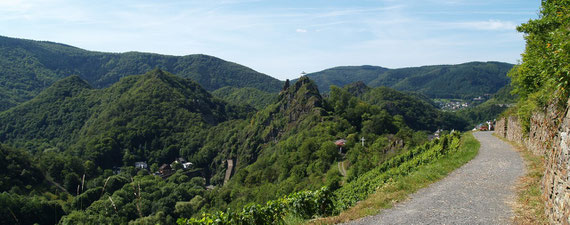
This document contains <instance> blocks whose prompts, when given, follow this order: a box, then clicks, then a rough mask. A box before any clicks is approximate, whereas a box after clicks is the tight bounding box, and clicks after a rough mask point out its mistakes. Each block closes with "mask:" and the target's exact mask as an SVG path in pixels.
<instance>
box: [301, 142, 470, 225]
mask: <svg viewBox="0 0 570 225" xmlns="http://www.w3.org/2000/svg"><path fill="white" fill-rule="evenodd" d="M479 146H480V144H479V142H478V141H477V140H476V139H475V137H473V134H472V133H465V134H464V135H463V137H462V138H461V146H460V148H459V150H458V151H457V152H455V153H451V154H449V155H447V156H445V157H443V158H441V159H439V160H437V161H436V162H434V163H432V164H428V165H424V166H420V167H419V168H418V170H417V171H415V172H413V173H411V174H410V175H408V176H404V177H398V178H395V179H394V180H391V181H389V182H387V183H386V184H385V185H384V186H382V187H379V188H378V190H377V191H376V193H374V194H372V195H370V196H369V197H368V199H366V200H364V201H361V202H359V203H358V204H356V205H355V206H354V207H352V208H350V209H348V210H346V211H344V212H342V213H341V214H340V215H338V216H333V217H326V218H318V219H315V220H312V221H308V222H307V223H308V224H335V223H341V222H346V221H350V220H354V219H358V218H361V217H365V216H369V215H375V214H378V213H379V212H380V211H381V210H383V209H387V208H391V207H392V206H393V205H394V204H395V203H397V202H400V201H402V200H405V199H406V198H408V195H410V194H411V193H414V192H416V191H418V190H419V189H421V188H424V187H427V186H428V185H430V184H432V183H434V182H436V181H438V180H441V179H442V178H444V177H445V176H447V175H448V174H449V173H450V172H452V171H453V170H455V169H457V168H459V167H461V166H462V165H464V164H465V163H467V162H469V161H470V160H471V159H473V158H474V157H475V156H476V155H477V153H478V152H479Z"/></svg>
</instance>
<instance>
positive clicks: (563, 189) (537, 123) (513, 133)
mask: <svg viewBox="0 0 570 225" xmlns="http://www.w3.org/2000/svg"><path fill="white" fill-rule="evenodd" d="M568 105H570V99H569V101H568ZM569 108H570V107H568V108H566V110H565V111H564V112H561V111H559V110H556V109H555V107H553V106H551V107H548V108H547V109H546V110H545V111H544V112H536V113H534V114H533V116H532V118H531V120H530V130H529V134H528V137H524V136H523V132H522V126H521V123H520V122H519V121H518V119H517V118H516V117H509V118H508V119H505V118H502V119H500V120H499V121H497V130H496V132H497V133H498V134H499V135H501V136H503V137H505V138H507V139H508V140H511V141H515V142H518V143H519V144H523V145H525V146H526V147H527V148H528V149H529V150H530V151H532V152H533V153H534V154H536V155H544V157H545V173H544V176H543V180H542V191H543V194H542V196H543V198H544V199H545V200H546V214H547V215H548V217H549V219H550V223H552V224H570V111H569ZM505 124H506V126H505Z"/></svg>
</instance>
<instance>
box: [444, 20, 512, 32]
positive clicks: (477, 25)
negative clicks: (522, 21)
mask: <svg viewBox="0 0 570 225" xmlns="http://www.w3.org/2000/svg"><path fill="white" fill-rule="evenodd" d="M451 25H452V26H455V27H456V28H465V29H475V30H515V29H516V27H517V25H515V23H513V22H510V21H500V20H488V21H473V22H459V23H451Z"/></svg>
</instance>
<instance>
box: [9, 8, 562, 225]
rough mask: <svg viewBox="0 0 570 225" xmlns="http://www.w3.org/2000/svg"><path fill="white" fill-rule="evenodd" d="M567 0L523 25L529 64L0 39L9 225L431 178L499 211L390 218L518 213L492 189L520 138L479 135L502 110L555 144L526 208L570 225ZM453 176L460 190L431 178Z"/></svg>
mask: <svg viewBox="0 0 570 225" xmlns="http://www.w3.org/2000/svg"><path fill="white" fill-rule="evenodd" d="M562 2H563V3H559V2H556V1H543V2H542V5H543V6H542V8H541V17H540V18H539V19H536V20H530V21H529V22H528V23H525V24H522V25H521V26H519V27H518V28H517V29H518V30H519V31H520V32H523V33H524V34H525V39H526V41H527V47H526V50H525V53H524V54H523V55H522V57H523V58H522V61H521V62H520V63H519V64H517V65H513V64H510V63H503V62H496V61H489V62H479V61H473V62H465V63H460V64H455V65H426V66H420V67H406V68H395V69H389V68H384V67H380V66H370V65H364V66H339V67H333V68H329V69H324V70H322V71H319V72H314V73H308V74H304V75H303V76H300V77H296V78H294V79H291V80H289V79H286V80H284V81H282V80H279V79H276V78H274V77H272V76H270V75H267V74H263V73H260V72H257V71H255V70H253V69H251V68H248V67H246V66H243V65H240V64H237V63H233V62H229V61H226V60H223V59H220V58H217V57H214V56H208V55H203V54H193V55H186V56H170V55H162V54H155V53H142V52H124V53H105V52H97V51H88V50H84V49H80V48H77V47H73V46H70V45H67V44H60V43H55V42H49V41H33V40H27V39H17V38H10V37H4V36H0V155H1V156H0V205H1V206H2V207H0V224H36V223H39V224H181V225H182V224H307V223H315V224H319V223H321V222H322V223H338V222H346V221H348V220H352V219H357V218H358V217H362V216H366V215H373V214H377V213H379V211H380V210H381V209H385V208H390V207H392V206H393V205H394V203H396V202H400V201H405V199H407V198H408V196H409V195H410V194H412V193H414V192H416V191H418V190H420V189H421V188H424V187H427V186H428V185H429V184H432V183H435V184H434V185H433V186H431V187H429V188H427V189H423V191H420V192H419V193H417V195H414V196H418V197H417V199H420V200H421V199H424V198H423V197H425V196H426V194H422V193H426V192H427V193H435V194H428V196H435V195H437V196H444V197H445V196H452V198H453V200H454V202H451V203H450V204H451V205H449V204H440V203H438V202H445V201H447V200H441V201H440V200H437V199H436V200H434V199H428V200H424V201H421V202H420V203H416V202H415V201H413V200H414V199H412V201H409V202H407V203H403V205H404V206H405V205H406V204H412V205H429V206H432V205H433V204H437V206H441V207H443V208H442V209H439V210H440V211H441V212H446V211H449V210H448V209H449V208H450V207H452V208H453V207H463V206H465V207H468V206H469V207H470V206H473V207H476V208H478V210H479V209H481V210H480V211H481V212H483V214H485V216H488V217H482V216H481V217H479V215H477V214H474V213H472V212H470V210H463V209H461V210H460V211H461V212H467V214H465V216H463V214H461V215H462V216H459V217H460V218H459V217H456V216H458V215H459V213H452V215H446V216H440V215H428V214H429V213H430V212H431V211H429V210H427V209H425V208H422V207H423V206H418V208H421V209H419V211H421V212H422V213H415V215H423V216H422V217H411V216H408V215H406V212H407V211H405V210H404V211H395V210H397V209H394V210H388V211H384V214H380V216H386V218H388V217H390V218H389V219H391V220H392V221H395V222H394V223H399V222H400V221H402V220H401V219H412V220H408V221H407V222H402V223H421V222H425V221H432V222H433V223H463V222H465V223H472V222H474V221H478V220H477V219H480V218H485V220H479V222H480V223H503V222H505V221H507V220H509V219H510V216H505V215H503V214H505V213H496V212H494V211H493V210H490V209H493V207H489V204H488V203H490V202H493V204H494V205H496V206H497V208H501V210H503V211H505V212H507V211H509V210H507V209H506V208H505V209H503V207H506V205H505V204H503V203H504V202H505V200H504V198H503V197H504V196H503V195H502V194H501V193H497V192H491V191H485V190H484V189H481V188H479V187H485V188H489V189H494V187H497V186H499V185H500V186H501V189H500V190H502V191H505V192H509V193H510V192H512V190H511V186H512V185H513V183H514V182H515V180H516V179H518V178H517V177H519V176H520V175H521V174H523V173H524V171H525V169H524V164H523V163H522V161H521V160H519V158H518V154H517V153H516V152H514V151H510V150H508V148H510V147H509V146H508V145H507V144H505V143H503V142H501V141H499V140H498V139H496V138H495V137H492V136H490V135H491V134H490V133H487V132H485V133H483V132H478V133H473V132H470V130H472V129H473V127H474V126H475V125H477V124H479V123H482V122H484V121H493V120H495V119H497V121H498V123H497V124H496V125H497V134H498V135H499V136H501V137H507V138H508V139H512V140H513V141H518V142H521V143H524V144H528V145H532V146H530V147H531V148H536V149H539V150H535V152H538V153H537V154H539V155H541V156H543V157H545V162H546V163H547V164H545V165H548V167H547V169H546V170H545V171H539V172H533V174H531V175H533V176H534V175H536V176H542V174H544V175H545V178H544V179H545V180H546V181H547V182H546V181H545V182H542V183H540V182H537V184H533V185H535V186H530V185H529V187H524V188H527V189H532V190H539V191H538V192H540V190H546V192H544V193H542V195H543V198H542V200H538V203H532V205H531V206H530V207H538V206H540V207H543V208H540V207H538V208H536V209H535V208H533V210H530V211H532V212H536V211H541V212H542V211H544V212H545V214H546V216H544V217H548V218H549V221H550V222H551V223H554V224H564V223H567V221H565V220H564V219H565V218H564V215H567V214H568V213H567V211H568V207H567V204H566V203H567V202H568V198H567V196H568V190H567V186H568V185H567V184H568V181H567V178H568V177H567V176H566V175H567V171H566V170H565V169H564V168H566V167H565V166H567V164H568V163H567V160H566V159H568V157H567V156H568V154H567V153H568V151H567V150H568V148H567V147H568V146H567V144H568V143H567V142H566V141H565V140H566V139H567V136H568V129H567V127H568V126H567V125H568V117H569V116H568V115H570V114H568V107H569V106H568V98H569V91H568V90H569V89H568V82H569V76H568V65H569V63H568V59H569V58H570V57H568V32H567V27H568V21H570V20H568V15H570V13H567V11H568V7H567V6H568V4H567V1H562ZM561 4H562V5H561ZM563 12H564V13H563ZM311 31H312V30H310V29H309V30H307V29H301V28H298V29H296V32H295V33H297V35H300V34H305V33H309V34H310V33H311ZM254 53H255V51H252V54H254ZM274 60H276V61H278V59H274ZM271 62H272V63H275V61H271ZM279 63H280V62H279ZM541 113H542V114H541ZM567 114H568V115H567ZM476 138H477V139H478V140H479V141H480V142H481V143H479V141H477V140H476ZM525 140H526V141H525ZM544 140H548V141H544ZM544 143H548V144H544ZM551 143H555V144H551ZM480 144H481V145H480ZM480 146H482V147H483V148H481V149H479V147H480ZM537 146H538V147H537ZM478 152H479V155H478ZM471 159H474V160H473V161H471V162H469V161H470V160H471ZM489 163H490V164H489ZM510 163H514V164H510ZM464 164H466V165H465V166H463V165H464ZM487 164H488V165H487ZM473 165H476V166H475V167H474V166H473ZM462 166H463V167H462ZM455 169H458V170H457V171H456V172H453V171H454V170H455ZM503 169H504V170H503ZM465 171H467V172H465ZM507 173H508V174H509V175H512V176H508V177H507V176H502V175H501V174H507ZM448 174H451V175H450V177H449V179H448V178H445V179H444V177H445V176H447V175H448ZM462 174H466V175H462ZM497 174H499V175H497ZM529 176H530V175H529ZM491 178H493V179H491ZM495 178H504V179H507V178H508V179H507V180H508V182H502V180H499V179H497V180H494V179H495ZM440 179H444V180H443V181H439V180H440ZM504 179H503V180H504ZM538 179H541V178H538ZM564 179H566V180H564ZM469 182H475V183H476V184H473V183H469ZM538 183H540V184H538ZM446 185H447V186H446ZM461 185H463V186H461ZM538 185H543V186H538ZM442 186H443V187H451V188H449V189H446V188H443V189H442V190H436V191H435V192H429V191H430V190H432V189H434V188H435V189H438V187H442ZM524 188H523V189H524ZM466 190H467V192H462V191H466ZM497 190H499V189H497ZM481 193H483V194H488V195H476V194H481ZM545 193H546V194H545ZM470 194H473V196H475V197H474V198H475V200H473V199H471V198H468V197H469V196H463V195H470ZM526 194H527V192H525V191H521V192H520V193H519V195H521V196H518V199H525V196H524V195H526ZM534 194H535V195H537V194H536V193H534ZM538 195H540V194H538ZM473 196H471V197H473ZM477 196H484V197H485V199H486V200H479V199H477V198H478V197H477ZM505 196H506V195H505ZM509 196H510V195H509ZM414 198H416V197H414ZM455 200H457V201H456V202H455ZM474 201H479V202H477V203H478V204H475V203H472V202H474ZM545 201H546V202H545ZM560 202H562V203H560ZM447 203H449V202H447ZM517 204H520V205H523V206H525V207H526V206H528V205H530V204H531V203H528V201H524V202H517ZM544 206H546V207H548V208H547V209H549V210H545V209H544ZM486 210H487V211H486ZM503 211H501V212H503ZM426 212H427V214H426ZM449 212H451V211H449ZM494 213H496V214H494ZM514 213H515V215H514V217H518V216H519V214H520V212H519V211H515V212H514ZM499 214H500V215H499ZM443 217H454V220H449V221H444V220H440V219H442V218H443ZM530 217H532V216H530ZM428 219H429V220H428ZM381 220H384V219H381ZM450 221H451V222H450ZM509 221H510V220H509ZM479 222H475V223H479ZM364 223H367V222H366V221H365V222H364Z"/></svg>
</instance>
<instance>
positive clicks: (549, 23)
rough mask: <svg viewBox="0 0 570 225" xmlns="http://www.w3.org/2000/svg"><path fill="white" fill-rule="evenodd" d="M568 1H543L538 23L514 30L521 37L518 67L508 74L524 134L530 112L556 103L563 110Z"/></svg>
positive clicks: (569, 59)
mask: <svg viewBox="0 0 570 225" xmlns="http://www.w3.org/2000/svg"><path fill="white" fill-rule="evenodd" d="M569 26H570V1H568V0H544V1H542V7H541V9H540V14H539V18H538V19H534V20H530V21H528V22H527V23H525V24H522V25H520V26H519V27H517V30H518V31H519V32H523V33H524V34H525V40H526V49H525V52H524V53H523V54H522V63H521V64H520V65H518V66H515V67H514V68H513V70H511V71H510V73H509V76H510V77H511V79H512V85H513V87H514V93H516V94H518V95H519V96H520V98H519V102H518V104H517V110H516V111H517V113H518V116H519V117H520V119H521V121H522V123H523V127H524V128H525V130H526V131H528V129H529V122H528V121H530V117H531V115H532V113H533V112H535V111H536V110H539V109H540V108H544V107H546V106H547V105H548V104H549V103H552V102H554V103H558V106H559V107H561V108H563V107H564V106H565V105H566V101H567V99H568V97H569V93H570V90H569V86H570V53H569V52H570V41H569V40H570V29H569V28H568V27H569Z"/></svg>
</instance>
